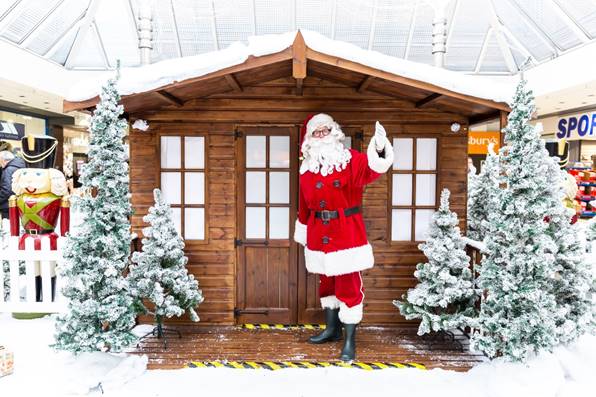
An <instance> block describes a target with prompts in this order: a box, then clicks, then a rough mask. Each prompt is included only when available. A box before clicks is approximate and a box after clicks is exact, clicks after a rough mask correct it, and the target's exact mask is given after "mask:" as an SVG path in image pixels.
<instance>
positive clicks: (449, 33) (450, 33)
mask: <svg viewBox="0 0 596 397" xmlns="http://www.w3.org/2000/svg"><path fill="white" fill-rule="evenodd" d="M459 4H460V1H459V0H455V5H454V6H453V13H452V14H451V19H450V20H449V27H448V28H447V40H445V48H446V49H447V52H446V53H447V54H449V46H450V45H451V36H453V27H454V26H455V16H456V15H457V11H458V10H459Z"/></svg>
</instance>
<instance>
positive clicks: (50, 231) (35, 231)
mask: <svg viewBox="0 0 596 397" xmlns="http://www.w3.org/2000/svg"><path fill="white" fill-rule="evenodd" d="M25 233H26V234H29V235H32V236H34V235H36V234H50V233H54V231H53V230H35V229H25Z"/></svg>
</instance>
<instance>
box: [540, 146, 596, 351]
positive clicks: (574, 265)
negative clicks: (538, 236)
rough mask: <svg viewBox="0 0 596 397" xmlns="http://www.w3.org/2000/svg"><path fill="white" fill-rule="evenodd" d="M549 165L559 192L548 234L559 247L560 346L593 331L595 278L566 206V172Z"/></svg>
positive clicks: (555, 285)
mask: <svg viewBox="0 0 596 397" xmlns="http://www.w3.org/2000/svg"><path fill="white" fill-rule="evenodd" d="M545 161H546V162H548V164H549V174H550V175H549V178H548V179H549V181H550V183H551V184H552V185H553V186H558V187H559V189H552V191H551V193H552V194H553V197H554V199H555V200H554V201H553V205H554V206H553V208H551V209H550V211H549V212H548V218H547V219H548V228H547V233H548V235H549V236H550V237H551V238H552V240H553V242H554V243H555V244H556V247H557V249H556V251H555V253H554V254H555V271H556V273H555V278H554V280H553V283H552V287H553V293H554V295H555V299H556V302H557V310H556V320H555V321H556V326H557V338H558V341H559V342H560V343H570V342H573V341H574V340H576V339H577V338H578V337H579V336H581V335H582V334H584V333H586V332H588V331H592V330H593V327H594V319H593V317H592V295H591V294H592V291H591V290H592V288H593V285H594V282H593V278H592V266H591V262H590V261H588V260H587V258H586V257H585V254H586V248H585V245H584V240H583V238H582V236H581V233H580V230H579V229H580V226H579V224H578V223H575V224H571V219H572V217H573V215H574V214H575V211H574V210H572V209H570V208H567V207H566V206H565V205H564V203H563V197H564V193H563V182H564V178H565V172H564V171H561V169H560V168H559V165H558V163H557V162H556V161H555V159H554V158H552V157H547V158H546V159H545Z"/></svg>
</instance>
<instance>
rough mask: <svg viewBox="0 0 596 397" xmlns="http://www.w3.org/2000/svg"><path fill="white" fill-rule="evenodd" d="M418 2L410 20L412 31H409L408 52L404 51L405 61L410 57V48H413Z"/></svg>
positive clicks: (417, 0)
mask: <svg viewBox="0 0 596 397" xmlns="http://www.w3.org/2000/svg"><path fill="white" fill-rule="evenodd" d="M418 2H419V0H416V1H415V2H414V9H413V10H412V18H411V19H410V29H409V30H408V41H406V50H405V51H404V59H408V56H409V55H410V48H411V46H412V37H413V36H414V25H415V24H416V13H417V12H418Z"/></svg>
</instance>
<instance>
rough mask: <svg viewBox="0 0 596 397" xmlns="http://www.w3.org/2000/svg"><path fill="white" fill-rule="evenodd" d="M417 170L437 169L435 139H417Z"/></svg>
mask: <svg viewBox="0 0 596 397" xmlns="http://www.w3.org/2000/svg"><path fill="white" fill-rule="evenodd" d="M416 169H417V170H436V169H437V140H436V139H435V138H419V139H416Z"/></svg>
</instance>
